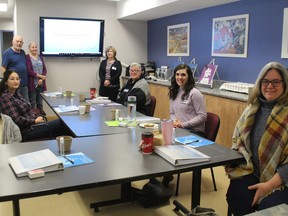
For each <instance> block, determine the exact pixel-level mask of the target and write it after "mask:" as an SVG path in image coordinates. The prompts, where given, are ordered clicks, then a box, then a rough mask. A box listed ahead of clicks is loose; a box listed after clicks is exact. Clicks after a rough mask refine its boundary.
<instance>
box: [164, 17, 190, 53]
mask: <svg viewBox="0 0 288 216" xmlns="http://www.w3.org/2000/svg"><path fill="white" fill-rule="evenodd" d="M189 40H190V23H183V24H179V25H172V26H168V27H167V56H189V47H190V46H189Z"/></svg>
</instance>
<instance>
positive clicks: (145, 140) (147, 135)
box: [141, 132, 154, 154]
mask: <svg viewBox="0 0 288 216" xmlns="http://www.w3.org/2000/svg"><path fill="white" fill-rule="evenodd" d="M153 138H154V135H153V133H151V132H143V133H142V145H141V148H142V152H143V154H151V153H152V152H153Z"/></svg>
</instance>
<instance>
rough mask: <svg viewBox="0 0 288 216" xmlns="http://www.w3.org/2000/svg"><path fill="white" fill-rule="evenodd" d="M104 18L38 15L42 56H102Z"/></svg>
mask: <svg viewBox="0 0 288 216" xmlns="http://www.w3.org/2000/svg"><path fill="white" fill-rule="evenodd" d="M104 22H105V21H104V20H96V19H80V18H63V17H40V18H39V24H40V27H39V32H40V52H41V55H43V56H58V57H90V58H91V57H101V56H103V41H104Z"/></svg>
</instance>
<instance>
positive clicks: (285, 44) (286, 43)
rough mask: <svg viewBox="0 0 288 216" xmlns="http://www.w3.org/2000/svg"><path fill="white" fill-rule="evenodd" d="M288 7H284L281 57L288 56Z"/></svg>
mask: <svg viewBox="0 0 288 216" xmlns="http://www.w3.org/2000/svg"><path fill="white" fill-rule="evenodd" d="M287 25H288V8H284V15H283V32H282V51H281V58H288V26H287Z"/></svg>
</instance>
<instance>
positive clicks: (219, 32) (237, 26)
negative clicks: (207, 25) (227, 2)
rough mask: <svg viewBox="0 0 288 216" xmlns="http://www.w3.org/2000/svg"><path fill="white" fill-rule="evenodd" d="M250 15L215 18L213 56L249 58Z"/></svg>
mask: <svg viewBox="0 0 288 216" xmlns="http://www.w3.org/2000/svg"><path fill="white" fill-rule="evenodd" d="M248 24H249V15H248V14H243V15H237V16H229V17H221V18H214V19H213V27H212V56H222V57H239V58H247V46H248Z"/></svg>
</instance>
